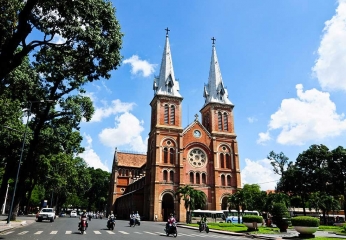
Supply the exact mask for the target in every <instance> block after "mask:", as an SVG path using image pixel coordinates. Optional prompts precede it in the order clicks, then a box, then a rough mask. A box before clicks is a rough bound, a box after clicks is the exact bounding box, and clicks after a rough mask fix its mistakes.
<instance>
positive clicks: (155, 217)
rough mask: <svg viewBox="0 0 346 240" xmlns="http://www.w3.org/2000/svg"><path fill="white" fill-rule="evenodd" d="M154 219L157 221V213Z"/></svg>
mask: <svg viewBox="0 0 346 240" xmlns="http://www.w3.org/2000/svg"><path fill="white" fill-rule="evenodd" d="M154 221H155V222H157V214H156V213H155V216H154Z"/></svg>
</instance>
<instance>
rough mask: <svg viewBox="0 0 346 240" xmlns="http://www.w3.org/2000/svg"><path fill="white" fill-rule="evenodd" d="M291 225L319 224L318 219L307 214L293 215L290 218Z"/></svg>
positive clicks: (307, 225) (310, 225)
mask: <svg viewBox="0 0 346 240" xmlns="http://www.w3.org/2000/svg"><path fill="white" fill-rule="evenodd" d="M291 222H292V225H293V226H303V227H318V226H320V220H319V219H317V218H314V217H309V216H300V217H294V218H292V219H291Z"/></svg>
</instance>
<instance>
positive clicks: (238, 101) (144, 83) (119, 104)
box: [81, 0, 346, 190]
mask: <svg viewBox="0 0 346 240" xmlns="http://www.w3.org/2000/svg"><path fill="white" fill-rule="evenodd" d="M113 4H114V6H115V8H116V17H117V19H118V20H119V22H120V24H121V28H122V32H123V33H124V34H125V36H124V38H123V48H122V50H121V54H122V56H123V63H122V65H121V66H120V67H119V68H118V69H117V70H116V71H113V72H112V77H111V79H109V80H101V81H98V82H93V83H91V84H89V85H88V86H87V87H86V90H87V95H88V96H90V97H91V98H92V99H93V101H94V106H95V109H96V112H95V115H94V116H93V118H92V121H91V122H83V123H82V124H81V134H82V135H83V137H84V140H83V146H84V147H85V149H86V151H85V152H84V153H83V154H82V155H81V156H82V157H83V158H84V159H85V160H86V161H87V163H88V164H89V165H90V166H93V167H96V168H98V167H99V168H102V169H104V170H108V171H109V170H110V169H111V168H112V161H113V154H114V149H115V147H117V148H118V149H119V150H127V151H137V152H145V151H146V144H147V142H146V141H147V137H148V133H149V125H150V110H151V109H150V105H149V103H150V101H151V100H152V98H153V96H154V92H153V89H152V85H153V79H154V76H155V75H158V74H159V69H160V63H161V58H162V52H163V47H164V42H165V30H164V29H165V28H166V27H168V28H169V29H170V30H171V31H170V32H169V39H170V45H171V52H172V59H173V67H174V72H175V76H176V78H178V79H179V83H180V93H181V95H182V96H183V97H184V100H183V117H182V118H183V127H186V126H187V125H188V124H189V123H191V122H192V121H193V120H194V115H195V114H196V113H198V114H199V110H200V109H201V108H202V106H203V103H204V98H203V87H204V84H205V83H207V81H208V74H209V64H210V59H211V50H212V41H211V38H212V37H215V38H216V51H217V55H218V60H219V64H220V68H221V74H222V78H223V81H224V85H225V86H226V87H227V89H228V93H229V99H230V100H231V101H232V103H233V104H234V105H235V107H234V122H235V123H234V124H235V131H236V134H237V135H238V137H237V139H238V144H239V156H240V166H241V174H242V183H243V184H244V183H249V184H253V183H257V184H259V185H260V186H261V189H262V190H267V189H274V188H275V185H276V181H277V180H278V179H279V176H277V175H275V174H274V173H273V170H272V168H271V166H270V164H269V161H268V160H267V159H266V157H267V155H268V154H269V152H270V151H274V152H277V153H279V152H283V153H284V154H285V155H286V156H288V157H289V159H290V160H291V161H295V159H296V158H297V156H298V154H299V153H301V152H303V151H304V150H307V149H308V148H309V146H310V145H312V144H325V145H326V146H328V147H329V148H330V149H334V148H336V147H337V146H340V145H341V146H343V147H346V144H345V143H346V141H345V140H346V137H345V133H346V119H345V115H344V114H345V113H346V104H345V102H346V95H345V92H346V0H339V1H335V0H329V1H325V0H304V1H301V0H288V1H274V0H272V1H269V0H266V1H256V0H251V1H248V0H241V1H240V0H238V1H236V0H234V1H229V0H224V1H221V0H218V1H211V0H210V1H207V0H190V1H182V0H177V1H165V0H164V1H163V0H151V1H143V0H136V1H133V0H113Z"/></svg>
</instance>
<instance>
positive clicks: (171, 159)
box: [169, 148, 174, 164]
mask: <svg viewBox="0 0 346 240" xmlns="http://www.w3.org/2000/svg"><path fill="white" fill-rule="evenodd" d="M169 163H170V164H174V149H173V148H171V149H169Z"/></svg>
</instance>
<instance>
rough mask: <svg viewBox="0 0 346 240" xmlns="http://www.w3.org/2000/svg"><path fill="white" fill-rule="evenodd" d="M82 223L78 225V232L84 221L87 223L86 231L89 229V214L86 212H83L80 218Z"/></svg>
mask: <svg viewBox="0 0 346 240" xmlns="http://www.w3.org/2000/svg"><path fill="white" fill-rule="evenodd" d="M79 219H80V221H79V224H78V230H79V229H80V227H81V225H82V221H85V223H86V227H85V230H86V229H87V228H88V214H87V213H86V210H83V213H82V215H81V216H80V217H79Z"/></svg>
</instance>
